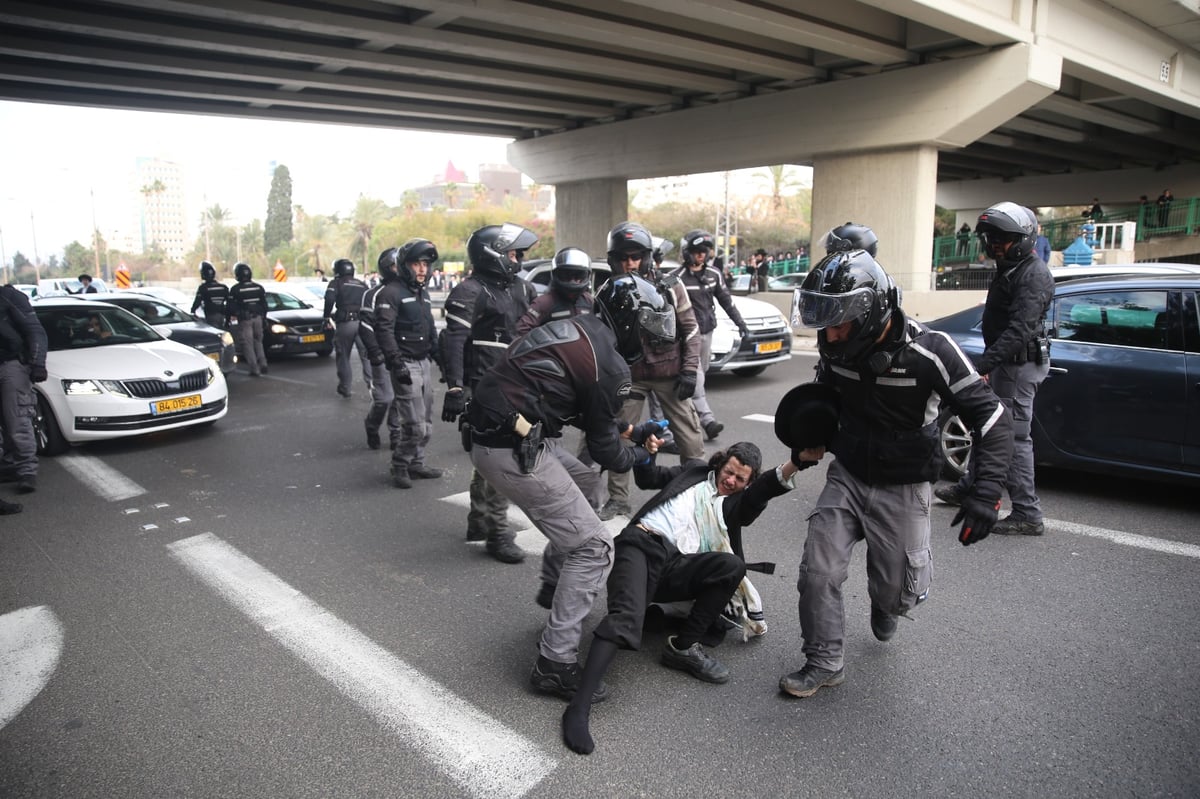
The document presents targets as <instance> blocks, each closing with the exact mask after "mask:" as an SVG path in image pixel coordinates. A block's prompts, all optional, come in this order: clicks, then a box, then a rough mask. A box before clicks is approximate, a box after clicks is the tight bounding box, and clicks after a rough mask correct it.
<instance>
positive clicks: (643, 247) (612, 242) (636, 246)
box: [608, 222, 654, 275]
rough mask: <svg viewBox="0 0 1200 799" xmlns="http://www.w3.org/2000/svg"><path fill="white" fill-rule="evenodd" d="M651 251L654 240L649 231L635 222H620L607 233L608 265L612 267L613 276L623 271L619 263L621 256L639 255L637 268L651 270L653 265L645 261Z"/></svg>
mask: <svg viewBox="0 0 1200 799" xmlns="http://www.w3.org/2000/svg"><path fill="white" fill-rule="evenodd" d="M653 250H654V239H653V237H651V235H650V231H649V230H646V228H645V227H643V226H642V225H639V224H638V223H637V222H621V223H620V224H618V225H617V226H616V227H614V228H613V229H612V230H610V231H608V265H609V266H610V267H612V271H613V274H614V275H620V274H622V273H623V272H624V271H625V269H624V266H623V265H622V263H621V256H623V255H639V256H641V258H642V262H641V264H640V265H639V268H640V269H652V268H653V265H651V264H648V263H646V261H647V260H648V259H647V256H649V255H650V254H651V252H653Z"/></svg>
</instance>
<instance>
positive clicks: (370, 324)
mask: <svg viewBox="0 0 1200 799" xmlns="http://www.w3.org/2000/svg"><path fill="white" fill-rule="evenodd" d="M394 261H395V252H394V248H393V249H388V250H384V251H383V252H382V253H380V255H379V264H378V269H379V273H378V274H379V278H378V279H372V281H371V287H370V288H368V289H367V290H366V291H365V292H364V293H363V296H362V307H360V308H359V310H358V342H359V347H360V349H362V350H363V351H365V352H366V353H367V362H368V366H369V368H370V372H369V374H370V380H368V381H367V383H368V385H370V387H371V406H370V407H369V408H368V409H367V416H366V418H365V419H363V426H364V427H365V428H366V430H367V446H368V447H370V448H371V449H379V447H380V445H381V441H380V439H379V426H380V425H381V424H382V423H383V422H384V420H385V419H386V420H387V426H388V440H389V447H390V449H391V450H393V451H395V449H396V447H397V446H398V444H399V442H400V411H399V409H398V408H397V406H396V402H395V399H396V392H395V391H393V390H392V379H391V376H390V375H389V374H388V370H387V365H386V363H385V360H386V359H385V358H384V356H383V350H381V349H380V348H379V339H378V337H377V336H376V335H375V302H376V299H377V298H378V296H379V292H380V291H382V290H383V287H384V285H385V284H384V282H383V276H384V272H385V271H387V272H389V273H390V274H392V275H395V274H398V272H397V271H396V269H395V268H394ZM385 264H386V265H385Z"/></svg>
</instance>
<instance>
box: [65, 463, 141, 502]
mask: <svg viewBox="0 0 1200 799" xmlns="http://www.w3.org/2000/svg"><path fill="white" fill-rule="evenodd" d="M57 460H58V462H59V463H61V464H62V465H63V467H64V468H65V469H66V470H67V471H68V472H70V473H71V474H72V475H74V477H75V479H76V480H78V481H79V482H81V483H83V484H84V485H85V486H87V487H88V488H89V489H91V491H92V493H94V494H95V495H96V496H98V497H100V499H103V500H106V501H108V502H116V501H118V500H122V499H132V498H133V497H138V496H141V495H142V494H145V493H146V489H144V488H142V487H141V486H140V485H138V484H137V483H135V482H133V481H132V480H130V479H129V478H128V477H126V476H125V475H123V474H121V473H120V472H118V471H117V470H116V469H114V468H112V467H111V466H109V465H108V464H106V463H105V462H104V461H102V460H100V459H99V458H97V457H94V456H92V455H81V454H79V453H67V454H65V455H61V456H59V458H58V459H57Z"/></svg>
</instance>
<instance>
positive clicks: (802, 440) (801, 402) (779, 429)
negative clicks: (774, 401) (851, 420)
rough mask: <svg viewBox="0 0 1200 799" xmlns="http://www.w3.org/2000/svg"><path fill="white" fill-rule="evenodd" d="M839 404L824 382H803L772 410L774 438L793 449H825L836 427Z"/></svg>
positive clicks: (829, 387)
mask: <svg viewBox="0 0 1200 799" xmlns="http://www.w3.org/2000/svg"><path fill="white" fill-rule="evenodd" d="M840 408H841V402H840V400H839V398H838V393H837V390H836V389H834V388H833V387H832V386H830V385H827V384H825V383H802V384H801V385H798V386H796V387H795V388H793V389H792V390H791V391H789V392H788V393H786V394H784V395H783V399H781V400H780V401H779V407H778V408H777V409H776V410H775V437H776V438H778V439H779V440H780V441H781V442H782V443H783V444H784V445H785V446H787V447H790V448H792V449H808V448H810V447H828V446H829V445H830V443H832V441H833V434H834V433H836V432H837V428H838V412H839V410H840Z"/></svg>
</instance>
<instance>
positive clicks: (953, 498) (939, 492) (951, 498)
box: [933, 483, 963, 505]
mask: <svg viewBox="0 0 1200 799" xmlns="http://www.w3.org/2000/svg"><path fill="white" fill-rule="evenodd" d="M933 495H934V496H935V497H937V498H938V499H940V500H941V501H942V502H945V503H946V504H947V505H961V504H962V501H963V495H962V492H961V491H959V490H958V484H957V483H952V484H950V485H948V486H941V487H940V488H935V489H933Z"/></svg>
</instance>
